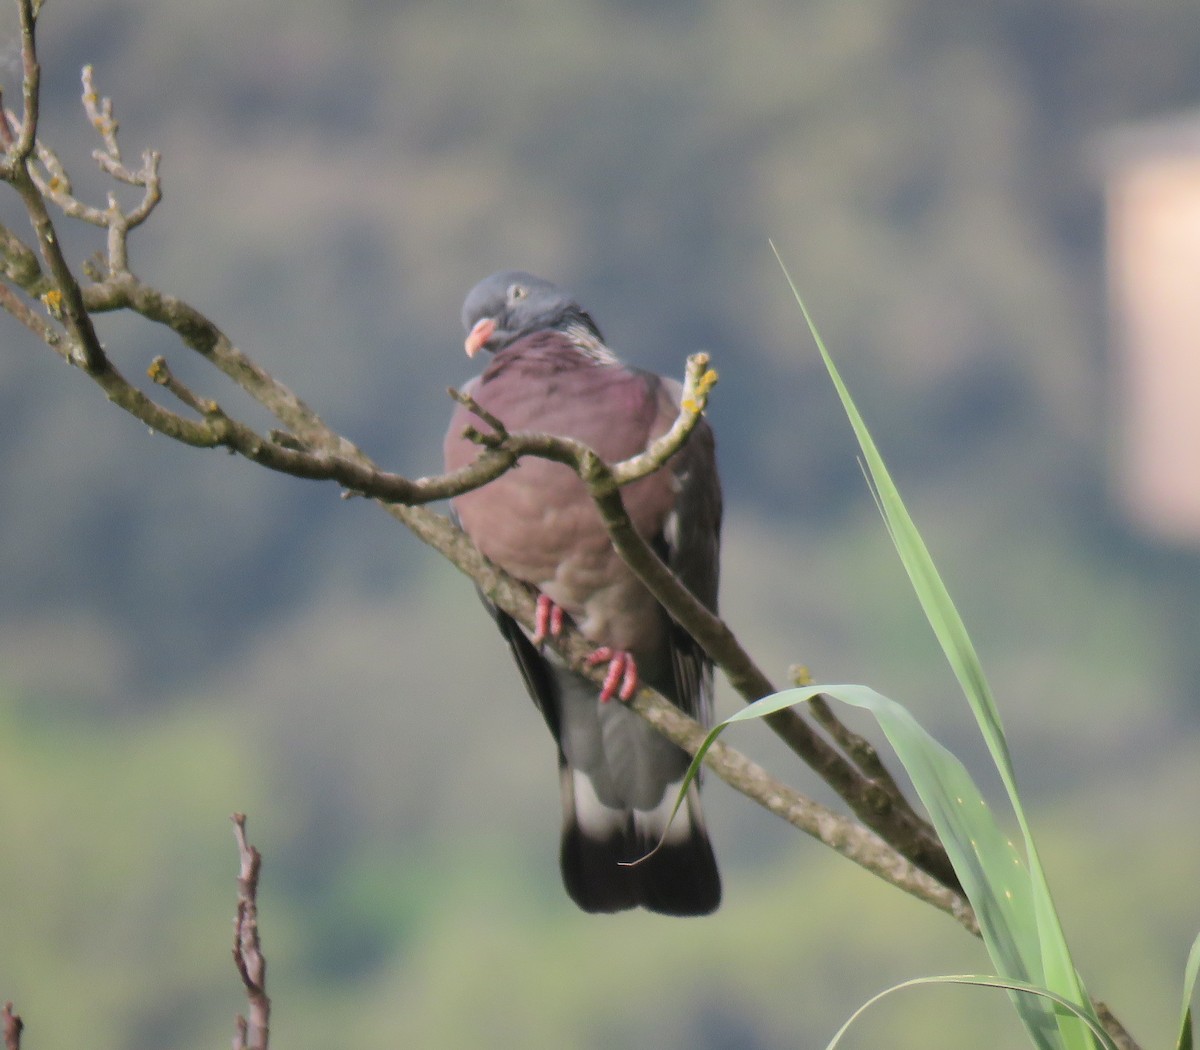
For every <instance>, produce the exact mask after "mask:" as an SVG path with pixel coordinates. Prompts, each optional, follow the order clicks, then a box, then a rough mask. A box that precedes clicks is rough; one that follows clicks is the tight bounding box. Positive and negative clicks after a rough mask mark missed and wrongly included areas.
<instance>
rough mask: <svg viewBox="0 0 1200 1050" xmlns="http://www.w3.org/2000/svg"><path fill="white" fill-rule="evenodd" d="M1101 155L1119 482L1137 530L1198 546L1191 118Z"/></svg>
mask: <svg viewBox="0 0 1200 1050" xmlns="http://www.w3.org/2000/svg"><path fill="white" fill-rule="evenodd" d="M1107 153H1108V156H1107V161H1108V163H1107V164H1106V202H1107V224H1108V273H1109V289H1110V298H1111V303H1112V310H1113V324H1114V334H1115V339H1114V342H1115V347H1116V354H1117V361H1118V369H1117V374H1116V384H1115V391H1116V399H1115V404H1114V406H1113V408H1114V411H1115V413H1116V417H1117V419H1116V422H1117V423H1118V426H1117V428H1116V432H1117V433H1118V434H1119V439H1118V440H1119V444H1118V447H1117V448H1116V449H1114V452H1115V454H1116V463H1117V476H1118V485H1119V489H1120V493H1121V497H1122V499H1123V500H1124V501H1125V503H1126V505H1127V507H1128V510H1129V513H1130V515H1131V516H1132V518H1133V519H1134V520H1135V521H1136V522H1137V523H1138V525H1139V526H1141V527H1142V528H1144V529H1146V530H1147V531H1149V532H1150V533H1152V534H1154V535H1155V536H1157V537H1159V538H1161V539H1164V540H1168V541H1172V542H1176V543H1185V544H1200V115H1193V116H1191V117H1190V118H1180V119H1175V120H1169V121H1164V122H1162V123H1155V124H1150V125H1142V126H1138V127H1134V128H1130V129H1128V130H1124V131H1120V132H1118V133H1117V134H1115V135H1114V136H1112V138H1111V139H1110V140H1109V149H1108V151H1107Z"/></svg>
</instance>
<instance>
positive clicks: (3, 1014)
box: [0, 1003, 25, 1050]
mask: <svg viewBox="0 0 1200 1050" xmlns="http://www.w3.org/2000/svg"><path fill="white" fill-rule="evenodd" d="M0 1021H3V1022H4V1050H21V1031H22V1029H24V1027H25V1022H24V1021H22V1020H21V1015H20V1014H18V1013H14V1012H13V1004H12V1003H5V1004H4V1009H3V1010H0Z"/></svg>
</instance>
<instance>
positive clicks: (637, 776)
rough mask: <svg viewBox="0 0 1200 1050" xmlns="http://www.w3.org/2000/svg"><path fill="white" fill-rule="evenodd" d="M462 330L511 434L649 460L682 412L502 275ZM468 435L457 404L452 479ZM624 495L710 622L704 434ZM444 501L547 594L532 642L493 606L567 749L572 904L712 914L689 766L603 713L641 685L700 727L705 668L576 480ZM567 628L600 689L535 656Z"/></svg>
mask: <svg viewBox="0 0 1200 1050" xmlns="http://www.w3.org/2000/svg"><path fill="white" fill-rule="evenodd" d="M462 319H463V324H464V327H465V328H466V330H467V333H468V335H467V339H466V351H467V353H468V355H470V356H472V357H474V356H475V355H476V354H477V353H478V352H479V351H480V350H486V351H488V352H489V354H490V355H491V356H490V359H489V360H488V362H487V367H486V368H485V369H484V371H483V374H482V375H480V376H478V377H476V378H475V379H473V380H471V382H470V384H469V385H468V386H467V387H466V388H465V391H464V392H466V393H469V394H470V395H471V396H472V397H473V398H474V399H475V401H476V403H477V404H478V405H480V406H481V407H482V408H484V409H486V410H487V411H488V412H490V413H491V414H492V415H493V416H495V417H496V418H498V419H499V420H500V421H501V422H502V423H503V424H504V425H505V426H506V427H507V428H508V429H509V430H510V431H512V432H516V431H540V432H546V433H551V434H556V435H560V436H564V437H571V438H575V439H577V440H579V441H582V442H584V443H586V444H587V445H589V446H590V447H591V448H593V449H594V450H595V451H596V452H598V453H599V454H600V455H601V456H602V457H603V458H604V460H605V461H606V462H610V463H611V462H617V461H619V460H622V459H626V458H628V457H629V456H632V455H635V454H636V453H638V452H641V451H642V450H643V449H644V448H645V447H646V445H647V443H648V442H649V441H651V440H652V439H654V438H656V437H658V436H659V435H660V434H662V433H663V432H665V431H666V430H667V429H669V427H670V426H671V424H672V423H673V422H674V420H675V418H676V416H677V415H678V412H679V401H680V396H681V386H680V384H679V383H677V382H675V381H674V380H672V379H666V378H663V377H660V376H657V375H654V374H652V373H650V372H644V371H641V370H640V369H636V368H631V367H630V366H628V365H626V364H623V363H622V362H621V361H620V360H619V359H618V358H617V356H616V355H615V354H614V353H613V352H612V351H611V350H610V349H609V348H608V347H607V346H606V345H605V344H604V340H603V337H602V336H601V334H600V329H599V328H598V327H597V326H596V324H595V322H594V321H593V320H592V319H591V318H590V317H589V316H588V315H587V314H586V313H585V312H584V311H583V309H582V308H581V307H580V306H579V304H578V303H576V302H575V300H574V299H573V298H572V297H571V296H570V295H568V294H567V293H566V292H564V291H562V290H561V289H560V288H558V287H556V286H555V285H553V284H551V283H550V282H549V281H545V280H542V279H541V278H538V277H534V276H533V275H531V274H528V273H522V272H519V271H506V272H503V273H497V274H493V275H492V276H491V277H488V278H486V279H485V280H483V281H481V282H480V283H479V284H478V285H476V286H475V288H473V289H472V290H471V292H470V294H469V295H468V296H467V299H466V302H465V303H464V305H463V313H462ZM470 425H474V426H476V427H478V428H481V429H486V426H485V425H484V424H483V423H482V421H481V420H479V419H478V418H477V417H476V416H474V415H473V414H472V413H471V412H470V411H469V410H468V409H467V408H465V407H463V406H461V405H460V406H459V407H458V409H457V410H456V411H455V413H454V416H453V418H452V419H451V422H450V429H449V432H448V433H447V435H446V441H445V459H446V469H447V470H455V469H457V468H459V467H462V466H464V465H466V464H468V463H470V462H471V461H472V460H473V459H474V458H475V457H476V456H477V455H478V453H479V448H478V446H477V445H475V444H473V443H471V442H470V441H468V440H467V439H466V438H464V437H463V430H464V428H466V427H467V426H470ZM621 492H622V496H623V498H624V501H625V506H626V508H627V510H628V512H629V514H630V517H631V518H632V520H633V522H634V524H635V525H636V527H637V528H638V530H639V531H640V532H641V534H642V536H644V537H645V538H646V540H647V541H648V542H650V543H651V544H652V545H653V546H654V548H655V549H656V550H657V551H658V553H659V554H660V555H661V556H662V558H663V560H664V561H665V562H666V564H667V565H669V566H670V567H671V569H672V570H673V571H674V572H675V574H676V575H677V576H678V577H679V579H680V580H681V581H682V582H683V583H684V585H685V586H686V587H688V588H689V589H690V590H691V591H692V593H693V594H694V595H695V596H696V597H697V598H698V599H700V601H702V602H703V603H704V604H705V605H706V606H708V607H709V608H710V609H712V610H714V611H715V610H716V607H717V578H718V566H717V559H718V548H719V544H720V529H721V489H720V484H719V482H718V480H717V473H716V460H715V452H714V443H713V436H712V431H711V430H710V429H709V427H708V425H707V424H706V423H705V422H704V421H703V420H702V421H701V422H700V424H699V425H698V426H697V428H696V429H695V430H694V431H693V432H692V435H691V437H690V438H689V439H688V442H687V444H686V445H685V446H684V447H683V448H682V449H681V450H680V451H679V452H678V453H677V454H676V455H675V456H674V457H673V458H672V459H671V460H670V461H669V463H668V464H667V465H666V466H665V467H663V468H662V469H661V470H659V471H657V472H656V473H654V474H651V475H649V476H648V477H645V478H641V479H639V480H638V481H635V482H633V483H631V484H629V485H627V486H625V487H624V488H623V489H622V490H621ZM452 506H453V511H454V514H455V516H456V517H457V519H458V521H459V522H460V523H461V525H462V527H463V528H464V529H465V530H466V532H467V533H468V535H470V537H471V538H472V540H474V542H475V543H476V545H477V546H478V547H479V549H480V550H481V551H482V552H483V554H484V555H485V556H487V557H488V558H489V559H490V560H491V561H492V562H494V563H495V564H496V565H499V566H500V567H501V568H503V569H505V570H506V571H507V572H509V573H510V574H512V575H513V576H516V577H518V578H519V579H522V580H525V581H526V582H528V583H530V584H532V585H533V586H534V587H536V588H537V589H538V592H539V595H540V597H539V600H538V605H537V624H536V626H537V630H536V631H535V632H534V633H533V634H529V633H527V632H526V631H525V630H524V629H523V628H522V627H521V626H520V625H518V624H517V623H516V622H515V621H514V620H513V619H512V618H511V617H509V616H507V615H506V614H505V613H503V612H501V611H500V610H499V609H496V608H495V607H492V606H490V604H489V603H487V602H486V600H485V604H489V608H490V610H491V613H492V616H493V617H494V618H495V620H496V622H497V624H498V625H499V627H500V630H501V632H502V633H503V635H504V637H505V638H506V639H507V641H508V644H509V645H510V646H511V648H512V651H513V655H514V656H515V657H516V661H517V665H518V667H519V668H520V670H521V674H522V676H523V678H524V680H525V685H526V688H527V689H528V690H529V693H530V695H531V696H532V697H533V700H534V703H536V704H537V706H538V708H539V709H540V710H541V712H542V715H543V716H544V717H545V720H546V724H547V725H548V726H549V727H550V732H551V733H553V734H554V739H555V741H556V742H557V744H558V762H559V770H560V780H561V787H562V805H563V824H562V842H561V853H560V860H561V866H562V875H563V882H564V883H565V885H566V888H567V892H568V893H569V894H570V895H571V897H572V899H574V901H575V903H576V904H578V905H579V907H581V908H582V909H583V910H584V911H589V912H615V911H621V910H623V909H626V908H632V907H635V906H638V905H640V906H642V907H644V908H648V909H650V910H651V911H656V912H661V913H664V914H668V915H704V914H707V913H709V912H711V911H713V910H714V909H715V908H716V907H717V905H718V904H719V903H720V900H721V880H720V876H719V875H718V873H717V866H716V859H715V858H714V856H713V851H712V847H711V845H710V844H709V841H708V834H707V832H706V830H705V827H704V817H703V814H702V812H701V809H700V797H699V793H698V788H697V786H696V785H695V784H693V785H692V786H691V787H690V788H689V790H688V795H687V801H686V805H685V806H683V807H681V808H680V811H679V813H678V814H677V815H676V817H675V819H674V821H673V822H672V823H671V825H670V828H669V830H668V829H667V820H668V817H669V815H670V812H671V808H672V806H673V805H674V803H675V799H676V797H677V796H678V792H679V785H680V783H681V781H682V778H683V774H684V771H685V770H686V769H687V766H688V763H689V756H688V755H687V753H686V752H684V751H683V749H681V748H679V747H677V746H676V745H675V744H672V743H671V742H670V741H668V740H666V739H665V738H664V737H662V736H661V735H659V734H658V733H657V732H656V731H655V730H654V729H653V728H652V727H651V726H650V725H649V723H647V722H646V721H645V720H644V719H642V718H641V717H640V716H639V715H637V714H636V713H635V712H633V711H631V710H629V709H628V708H627V707H626V706H625V705H624V704H623V703H614V702H609V701H610V700H612V698H613V697H619V698H620V699H621V700H628V699H629V698H630V697H632V696H633V694H634V692H635V691H636V689H637V685H638V683H639V681H643V682H646V683H648V684H649V685H651V686H653V687H654V688H655V689H657V690H658V691H659V692H661V693H662V694H663V695H664V696H666V697H668V698H669V699H670V700H672V701H673V702H674V703H675V704H677V705H678V706H679V707H680V708H682V709H683V710H684V711H686V712H688V713H689V714H690V715H692V716H693V717H695V718H697V719H699V720H700V721H701V722H702V723H704V724H708V722H709V720H710V717H711V710H712V683H713V673H712V664H711V662H710V661H709V660H708V658H707V657H706V656H705V654H704V652H703V651H702V650H701V649H700V647H699V646H698V645H696V643H695V642H694V641H693V640H692V639H691V637H690V636H689V635H688V634H687V633H686V632H685V631H684V630H683V629H682V628H680V627H679V626H678V625H677V624H676V623H674V621H672V619H671V618H670V617H669V616H668V615H667V613H666V611H665V610H664V609H663V608H662V606H661V605H659V603H658V602H657V601H656V600H655V599H654V597H653V596H652V595H651V594H650V593H649V591H647V590H646V588H645V587H644V586H643V585H642V584H641V582H640V581H639V580H638V579H637V578H636V577H635V576H634V574H633V573H632V572H631V571H630V570H629V568H628V567H627V566H626V565H625V563H624V562H623V561H622V560H621V558H620V556H619V555H618V554H617V553H616V551H615V550H614V549H613V546H612V543H611V541H610V540H609V537H608V534H607V533H606V532H605V529H604V526H603V524H602V522H601V520H600V515H599V513H598V511H597V510H596V508H595V506H594V504H593V503H592V500H591V498H590V497H589V496H588V494H587V491H586V489H585V488H584V485H583V483H582V482H581V481H580V480H579V478H578V477H577V476H576V475H575V473H574V472H573V471H572V470H571V469H570V468H569V467H566V466H564V465H562V464H560V463H552V462H549V461H548V460H544V459H537V458H533V457H527V458H525V459H522V460H521V461H520V463H519V464H518V465H517V466H516V467H515V468H514V469H512V470H510V471H509V472H508V473H506V474H504V475H502V476H501V477H499V478H497V479H496V480H495V481H492V482H490V483H489V484H487V485H485V486H483V487H482V488H479V489H476V490H475V491H473V492H469V493H467V494H466V495H463V496H459V497H457V498H456V499H454V500H453V501H452ZM564 615H566V616H569V617H570V618H571V620H572V621H573V622H574V623H575V625H576V626H577V627H578V628H579V630H580V631H581V632H582V633H583V634H584V635H585V636H586V637H587V638H588V639H590V640H591V641H593V642H595V643H596V645H597V647H598V648H597V649H596V651H595V653H594V654H593V656H592V662H593V663H596V664H600V663H607V664H608V673H607V677H606V680H605V683H604V685H603V687H597V686H596V684H595V683H594V682H592V681H589V680H588V679H586V678H584V677H582V676H581V675H578V674H575V673H574V672H572V671H570V670H568V669H567V668H566V667H565V666H564V665H563V663H562V661H561V660H560V659H559V658H558V657H557V656H556V655H555V654H554V653H553V651H551V650H549V649H544V648H543V647H542V644H541V643H542V642H543V641H544V640H545V638H546V637H547V636H548V635H551V634H556V633H558V632H559V631H561V629H562V623H563V616H564ZM664 831H666V833H667V834H666V840H665V842H664V843H663V846H662V848H661V849H659V850H658V851H657V852H656V853H655V854H654V855H653V856H651V857H649V858H648V859H646V860H644V861H643V862H642V863H640V864H638V865H635V866H632V867H625V866H621V865H620V864H619V863H618V862H621V861H633V860H637V859H639V858H640V857H642V856H644V855H645V854H646V853H647V852H649V851H650V850H651V849H652V848H653V847H654V846H655V845H657V844H658V842H659V840H660V839H661V838H662V836H663V833H664Z"/></svg>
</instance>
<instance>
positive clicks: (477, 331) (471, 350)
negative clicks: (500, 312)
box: [463, 317, 496, 357]
mask: <svg viewBox="0 0 1200 1050" xmlns="http://www.w3.org/2000/svg"><path fill="white" fill-rule="evenodd" d="M495 331H496V322H495V320H494V319H493V318H491V317H481V318H480V319H479V320H478V321H476V322H475V327H474V328H472V329H471V332H470V334H469V335H468V336H467V341H466V342H465V343H464V344H463V347H464V348H465V349H466V351H467V357H474V356H475V355H476V354H477V353H479V351H480V350H481V349H483V346H484V344H485V343H486V342H487V341H488V340H489V339H491V338H492V336H493V335H494V334H495Z"/></svg>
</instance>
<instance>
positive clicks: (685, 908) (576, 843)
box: [560, 765, 721, 915]
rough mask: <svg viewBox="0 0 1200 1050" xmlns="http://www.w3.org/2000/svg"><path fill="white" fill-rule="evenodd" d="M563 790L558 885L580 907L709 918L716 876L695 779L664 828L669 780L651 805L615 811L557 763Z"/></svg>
mask: <svg viewBox="0 0 1200 1050" xmlns="http://www.w3.org/2000/svg"><path fill="white" fill-rule="evenodd" d="M562 790H563V829H562V850H561V856H560V860H561V864H562V876H563V883H564V885H565V886H566V888H567V892H568V893H569V894H570V895H571V899H572V900H574V901H575V903H576V904H578V905H579V907H581V908H582V909H583V910H584V911H588V912H615V911H624V910H625V909H626V908H636V907H638V906H641V907H643V908H647V909H649V910H650V911H656V912H660V913H661V914H663V915H708V914H709V913H710V912H713V911H715V910H716V908H717V906H718V905H719V904H720V903H721V876H720V874H719V873H718V872H717V860H716V857H714V856H713V850H712V846H711V845H710V844H709V841H708V832H707V831H706V830H705V827H704V815H703V813H702V812H701V809H700V793H699V791H698V790H697V788H696V785H695V784H692V785H690V786H689V787H688V792H687V797H686V799H685V800H684V804H683V805H682V806H680V807H679V812H678V813H676V814H675V819H674V820H671V821H670V826H669V827H668V823H667V822H668V820H669V818H670V816H671V809H672V807H673V806H674V805H675V799H676V798H677V797H678V795H679V785H678V784H672V785H669V786H668V787H667V789H666V792H665V793H664V795H663V800H662V802H661V803H660V804H659V805H658V806H656V807H655V808H654V809H652V810H638V809H614V808H612V807H610V806H606V805H604V804H603V803H602V802H601V801H600V800H599V799H598V798H597V797H596V795H595V793H594V791H592V789H591V784H590V782H589V781H588V780H587V778H586V777H584V776H582V775H581V774H579V773H578V772H576V771H573V770H572V769H571V768H570V766H567V765H564V766H563V769H562ZM664 833H665V834H664Z"/></svg>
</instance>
